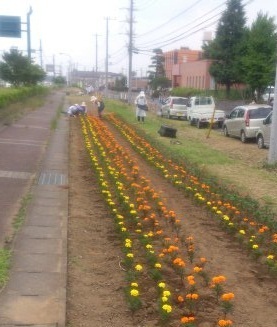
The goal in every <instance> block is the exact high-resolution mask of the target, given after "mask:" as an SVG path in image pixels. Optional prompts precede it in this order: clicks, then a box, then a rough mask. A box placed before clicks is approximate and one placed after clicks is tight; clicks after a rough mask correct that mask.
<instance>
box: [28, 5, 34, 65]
mask: <svg viewBox="0 0 277 327" xmlns="http://www.w3.org/2000/svg"><path fill="white" fill-rule="evenodd" d="M32 12H33V10H32V7H30V9H29V12H28V13H27V47H28V49H27V50H28V58H29V59H30V60H31V26H30V16H31V14H32Z"/></svg>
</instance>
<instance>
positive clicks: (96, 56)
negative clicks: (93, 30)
mask: <svg viewBox="0 0 277 327" xmlns="http://www.w3.org/2000/svg"><path fill="white" fill-rule="evenodd" d="M94 36H95V72H96V73H97V72H98V36H99V35H98V34H94Z"/></svg>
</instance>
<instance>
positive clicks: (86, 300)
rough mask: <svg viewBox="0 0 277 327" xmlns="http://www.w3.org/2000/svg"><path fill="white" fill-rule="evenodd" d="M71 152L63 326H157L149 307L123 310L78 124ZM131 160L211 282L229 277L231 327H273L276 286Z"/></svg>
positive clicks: (104, 216)
mask: <svg viewBox="0 0 277 327" xmlns="http://www.w3.org/2000/svg"><path fill="white" fill-rule="evenodd" d="M110 128H111V127H110ZM111 129H112V128H111ZM112 131H113V133H114V134H115V135H116V138H117V140H118V142H120V144H122V145H124V147H126V148H128V150H129V151H132V150H131V149H130V146H129V145H128V143H127V142H126V141H125V140H124V139H122V138H121V137H120V136H119V135H118V134H117V132H116V131H115V130H113V129H112ZM208 142H209V141H208ZM69 144H70V160H69V162H70V166H69V171H70V177H69V178H70V180H69V185H70V189H69V191H70V193H69V194H70V198H69V205H70V208H69V214H70V216H69V226H68V237H69V238H68V261H69V264H68V288H67V294H68V297H67V326H68V327H81V326H82V327H94V326H95V327H123V326H125V327H131V326H134V327H154V326H162V325H161V324H160V322H159V320H158V318H157V317H156V316H155V315H154V314H153V310H150V309H149V308H148V305H147V304H145V306H144V307H143V308H142V309H141V310H140V312H139V313H137V314H134V315H132V314H131V312H130V311H129V309H128V307H127V304H126V302H125V298H124V293H123V287H124V283H125V280H124V277H125V274H124V272H123V270H122V269H121V267H120V265H119V262H120V258H121V256H122V253H121V251H120V247H119V241H118V239H117V237H116V234H115V232H114V229H113V224H112V222H111V220H110V219H109V210H108V209H107V207H106V203H105V202H104V199H103V198H102V195H101V193H100V190H99V188H98V185H97V181H96V178H95V176H94V172H93V171H92V169H91V166H90V162H89V158H88V155H87V153H86V150H85V147H84V141H83V137H82V135H81V128H80V122H79V119H71V121H70V142H69ZM242 153H243V150H242ZM133 157H134V158H136V160H137V162H138V163H139V166H140V167H141V169H142V170H143V171H144V173H145V176H146V177H147V178H148V179H149V180H150V183H151V184H152V185H154V186H155V189H159V190H160V192H161V194H162V196H163V198H164V199H165V201H166V202H167V204H168V206H169V207H170V208H171V209H172V210H174V211H175V212H176V214H177V216H178V217H181V219H182V225H183V226H184V229H185V230H186V231H187V232H188V233H189V234H191V235H193V237H194V238H195V243H196V244H197V252H198V253H199V255H201V256H203V257H206V258H207V260H208V262H209V269H210V273H211V275H214V276H216V275H219V274H220V275H225V276H226V278H227V283H228V289H229V291H230V292H233V293H234V294H235V307H234V312H233V315H232V320H233V322H234V324H233V326H236V327H276V326H277V310H276V308H277V299H276V294H277V293H276V292H277V286H276V284H277V283H276V279H274V278H273V277H270V276H269V275H268V274H267V273H266V271H265V270H264V269H263V268H261V266H259V264H257V263H255V262H254V261H253V260H252V259H250V258H249V257H248V256H247V254H246V253H245V252H244V250H242V249H241V248H240V246H239V245H238V244H236V243H234V242H233V240H232V238H231V237H229V236H227V235H226V234H225V233H224V232H223V231H222V230H221V229H220V227H219V226H218V225H217V223H216V222H215V221H214V220H211V219H210V218H209V217H208V215H207V213H206V212H205V211H203V210H202V209H201V208H199V207H197V206H195V205H194V204H193V203H192V202H191V200H189V199H188V198H186V197H185V196H184V195H183V194H182V193H181V192H180V191H178V190H177V189H176V188H175V187H173V186H172V185H170V184H169V183H168V182H166V181H165V180H164V179H163V178H162V177H161V176H160V175H159V174H158V173H157V172H156V171H155V169H154V168H153V167H151V166H149V165H148V164H147V163H146V162H145V161H144V160H142V159H141V158H140V157H139V156H138V155H137V154H136V153H135V152H133ZM246 165H247V164H246ZM204 312H205V314H206V320H205V321H204V320H203V321H201V323H200V324H199V325H198V326H199V327H215V323H214V322H212V321H214V320H212V318H214V317H211V312H210V311H209V307H208V305H207V308H204ZM163 326H172V327H173V326H174V327H177V326H180V324H179V323H177V322H174V323H172V324H171V323H168V324H164V325H163Z"/></svg>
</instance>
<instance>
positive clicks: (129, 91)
mask: <svg viewBox="0 0 277 327" xmlns="http://www.w3.org/2000/svg"><path fill="white" fill-rule="evenodd" d="M133 11H134V3H133V0H130V31H129V47H128V52H129V73H128V103H129V104H130V103H131V95H132V60H133Z"/></svg>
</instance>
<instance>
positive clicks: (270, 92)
mask: <svg viewBox="0 0 277 327" xmlns="http://www.w3.org/2000/svg"><path fill="white" fill-rule="evenodd" d="M262 98H263V100H264V101H266V102H270V99H274V86H268V87H267V88H266V89H265V91H264V93H263V94H262Z"/></svg>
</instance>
